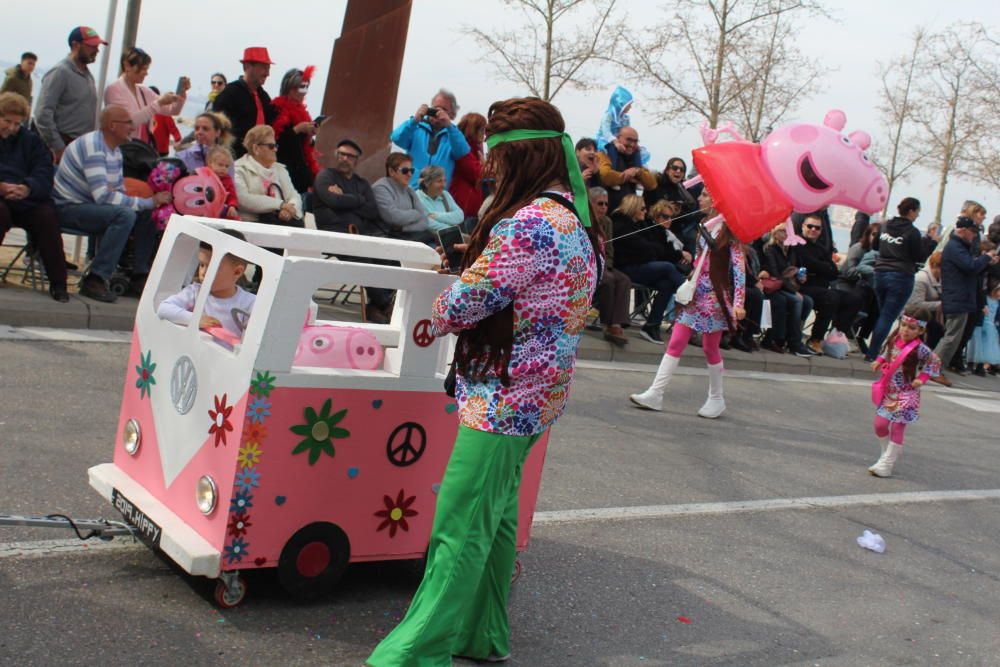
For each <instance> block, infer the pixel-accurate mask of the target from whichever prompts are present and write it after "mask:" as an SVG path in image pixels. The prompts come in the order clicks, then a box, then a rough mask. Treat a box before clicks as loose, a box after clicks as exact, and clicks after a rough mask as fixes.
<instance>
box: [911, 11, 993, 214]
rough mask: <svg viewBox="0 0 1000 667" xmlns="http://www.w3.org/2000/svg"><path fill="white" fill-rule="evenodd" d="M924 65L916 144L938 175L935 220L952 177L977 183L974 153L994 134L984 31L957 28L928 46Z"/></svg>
mask: <svg viewBox="0 0 1000 667" xmlns="http://www.w3.org/2000/svg"><path fill="white" fill-rule="evenodd" d="M925 54H926V56H927V64H926V66H925V67H921V76H920V78H919V80H918V82H917V96H916V97H917V101H918V102H917V103H916V104H915V106H914V118H915V119H916V121H917V126H918V128H919V140H920V141H922V142H923V143H924V144H925V146H926V147H927V149H928V151H927V155H926V157H925V158H924V160H923V165H924V166H925V167H926V168H927V169H928V170H931V171H936V172H937V174H938V198H937V207H936V209H935V213H934V220H935V221H937V222H940V221H941V210H942V208H943V206H944V196H945V192H946V190H947V188H948V179H949V177H950V176H951V175H952V174H953V173H958V174H962V175H969V176H971V177H973V178H976V177H977V174H978V173H979V170H978V169H977V167H976V158H977V155H976V154H977V151H978V150H981V148H980V147H981V146H982V142H983V140H984V137H985V138H988V133H989V132H990V131H991V129H993V128H992V127H991V126H992V125H993V123H992V122H991V115H992V114H994V113H995V111H994V110H993V109H992V107H993V105H995V100H993V99H991V98H990V96H989V93H990V92H991V90H990V86H991V81H990V79H989V77H988V76H984V71H989V70H988V69H987V68H993V67H995V65H993V64H992V63H989V59H990V58H992V59H993V63H995V62H996V56H995V55H994V54H993V53H992V52H991V45H990V42H989V41H988V40H987V39H986V30H985V28H984V27H983V26H982V25H981V24H978V23H960V24H955V25H952V26H950V27H948V28H946V29H945V30H944V31H942V32H941V33H938V34H935V35H933V36H932V37H930V38H929V39H928V40H927V48H926V50H925Z"/></svg>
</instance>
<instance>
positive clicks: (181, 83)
mask: <svg viewBox="0 0 1000 667" xmlns="http://www.w3.org/2000/svg"><path fill="white" fill-rule="evenodd" d="M187 82H188V78H187V77H186V76H182V77H181V78H179V79H177V89H176V90H175V91H174V92H175V93H177V94H178V95H183V94H184V91H185V90H187V85H186V84H187Z"/></svg>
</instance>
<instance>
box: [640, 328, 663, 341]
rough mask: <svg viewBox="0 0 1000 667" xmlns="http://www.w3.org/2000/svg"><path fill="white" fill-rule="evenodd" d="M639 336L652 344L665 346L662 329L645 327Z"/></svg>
mask: <svg viewBox="0 0 1000 667" xmlns="http://www.w3.org/2000/svg"><path fill="white" fill-rule="evenodd" d="M639 335H640V336H642V337H643V339H645V340H648V341H649V342H650V343H656V344H657V345H663V338H662V337H661V336H660V327H643V328H642V329H640V330H639Z"/></svg>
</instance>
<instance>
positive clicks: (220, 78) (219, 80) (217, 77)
mask: <svg viewBox="0 0 1000 667" xmlns="http://www.w3.org/2000/svg"><path fill="white" fill-rule="evenodd" d="M210 83H211V86H212V88H211V90H209V91H208V101H207V102H205V111H211V110H212V104H213V103H214V102H215V98H216V97H218V96H219V93H221V92H222V91H223V89H225V87H226V83H228V81H227V79H226V75H225V74H223V73H222V72H216V73H215V74H213V75H212V79H211V82H210Z"/></svg>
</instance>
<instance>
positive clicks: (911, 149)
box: [872, 28, 927, 217]
mask: <svg viewBox="0 0 1000 667" xmlns="http://www.w3.org/2000/svg"><path fill="white" fill-rule="evenodd" d="M911 39H912V43H913V46H912V48H911V49H910V52H909V53H908V54H907V55H905V56H903V57H900V58H897V59H896V60H893V61H891V62H889V63H888V64H882V63H879V74H880V76H881V79H882V100H881V103H880V104H879V111H881V113H882V124H883V125H884V126H885V130H886V135H887V136H888V137H889V143H888V144H887V145H882V144H881V142H877V143H876V146H877V148H876V150H874V151H872V152H873V159H874V160H875V163H876V164H877V165H878V166H879V167H880V168H881V169H882V171H883V172H885V177H886V181H887V182H888V186H889V191H888V192H887V193H886V197H885V207H884V208H883V209H882V215H883V217H884V216H885V214H886V211H887V210H888V208H889V203H890V201H891V197H892V190H893V188H894V187H895V185H896V182H897V181H901V180H905V177H906V174H907V173H908V172H909V171H910V170H911V169H912V168H913V167H915V166H916V165H917V164H918V163H920V162H921V161H922V160H923V159H924V157H925V156H926V150H919V148H918V147H919V146H920V144H919V143H918V142H915V141H911V140H909V139H910V138H912V133H913V130H914V127H913V124H914V119H913V100H912V92H913V80H914V76H915V75H916V73H917V70H918V67H919V66H920V64H921V56H922V53H921V47H922V45H923V43H924V42H925V40H926V39H927V31H926V30H925V29H924V28H917V29H916V30H915V31H914V33H913V37H912V38H911ZM904 139H906V140H905V141H904Z"/></svg>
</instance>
